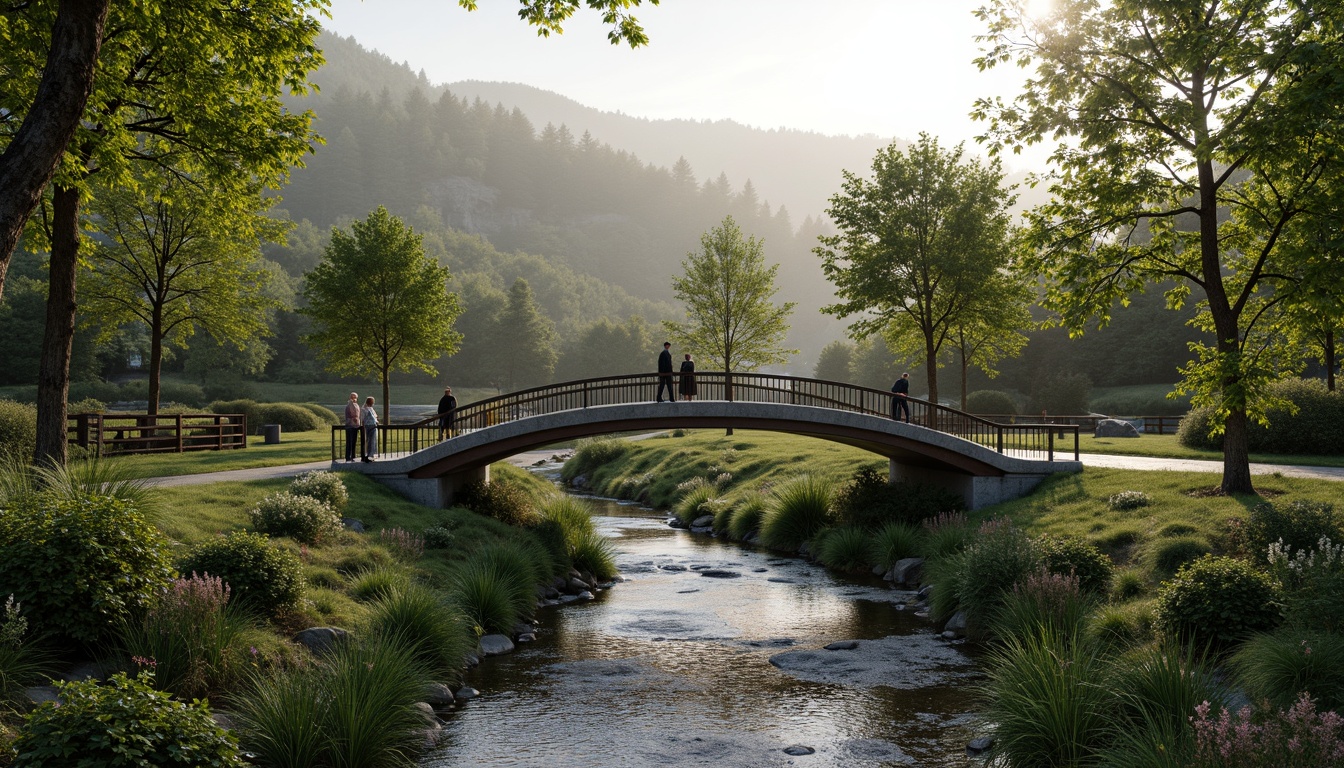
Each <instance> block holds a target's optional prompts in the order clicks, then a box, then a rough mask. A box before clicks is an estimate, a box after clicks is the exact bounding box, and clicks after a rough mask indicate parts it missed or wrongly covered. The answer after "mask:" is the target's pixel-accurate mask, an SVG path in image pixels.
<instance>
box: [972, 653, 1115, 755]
mask: <svg viewBox="0 0 1344 768" xmlns="http://www.w3.org/2000/svg"><path fill="white" fill-rule="evenodd" d="M988 667H989V670H988V682H987V683H986V685H985V688H984V690H983V695H984V699H985V705H986V712H985V715H986V717H987V718H988V719H989V720H991V721H992V722H995V723H997V727H996V729H995V737H994V738H995V740H994V754H995V755H996V756H998V757H999V758H1000V759H1002V760H1004V761H1005V764H1007V765H1014V766H1028V765H1029V766H1080V765H1091V764H1093V763H1094V762H1095V761H1096V759H1097V757H1098V755H1099V753H1100V750H1101V748H1102V747H1103V746H1104V744H1105V742H1106V740H1107V738H1108V736H1109V731H1110V724H1111V721H1110V715H1111V705H1112V702H1111V694H1110V692H1109V691H1108V689H1107V686H1106V685H1105V680H1106V675H1107V670H1106V665H1105V662H1104V660H1103V657H1102V655H1101V654H1100V653H1099V649H1098V647H1097V646H1096V645H1095V644H1093V643H1090V642H1088V641H1087V640H1086V638H1084V637H1082V636H1080V635H1077V634H1066V635H1060V634H1057V633H1055V634H1052V633H1048V632H1039V633H1035V634H1031V635H1027V636H1025V637H1010V638H1005V639H1004V641H1003V645H1002V646H1001V647H999V648H998V649H996V650H994V651H991V653H990V655H989V658H988Z"/></svg>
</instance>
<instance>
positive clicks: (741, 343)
mask: <svg viewBox="0 0 1344 768" xmlns="http://www.w3.org/2000/svg"><path fill="white" fill-rule="evenodd" d="M681 265H682V268H683V269H684V270H685V274H684V275H682V276H681V277H674V278H672V289H673V290H674V291H675V292H676V295H677V298H678V299H680V300H681V302H682V304H684V305H685V307H686V322H684V323H674V322H669V321H664V323H663V327H664V329H665V330H666V331H667V333H668V335H669V336H671V337H672V339H673V340H674V341H675V342H676V343H677V344H678V346H681V347H685V348H687V349H689V350H691V352H692V353H694V354H696V355H698V356H700V357H704V358H708V359H711V360H716V361H717V363H718V364H719V365H722V366H723V370H724V371H725V372H727V373H735V372H738V371H746V372H750V371H754V370H757V369H758V368H760V367H761V366H763V365H774V364H777V363H786V362H788V359H789V355H796V354H798V350H796V349H786V348H785V347H784V346H783V344H784V336H785V335H786V334H787V333H788V332H789V324H788V317H789V314H790V313H792V312H793V307H794V303H793V302H786V303H784V304H782V305H776V304H775V303H774V302H773V301H772V299H773V298H774V295H775V293H776V292H777V291H778V290H779V289H778V288H776V287H775V273H776V272H778V271H779V265H778V264H775V265H772V266H770V267H767V266H765V244H764V243H763V242H761V241H760V240H757V239H756V238H755V237H751V238H748V239H746V240H743V239H742V230H741V229H738V226H737V223H736V222H734V221H733V217H732V216H729V217H727V218H725V219H724V220H723V222H722V223H721V224H719V226H717V227H714V228H713V229H711V230H710V231H709V232H706V233H705V234H704V235H702V236H701V237H700V251H699V252H698V253H689V254H687V255H686V258H685V259H684V260H683V261H682V262H681ZM731 386H732V385H731V381H730V382H729V397H731V396H732V390H731Z"/></svg>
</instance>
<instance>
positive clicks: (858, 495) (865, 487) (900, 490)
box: [835, 467, 963, 531]
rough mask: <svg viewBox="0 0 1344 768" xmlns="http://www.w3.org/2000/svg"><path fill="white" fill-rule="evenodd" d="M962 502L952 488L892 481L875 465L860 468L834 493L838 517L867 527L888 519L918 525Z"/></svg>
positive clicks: (956, 507)
mask: <svg viewBox="0 0 1344 768" xmlns="http://www.w3.org/2000/svg"><path fill="white" fill-rule="evenodd" d="M962 506H963V502H962V499H961V497H960V496H958V495H957V494H955V493H953V492H951V491H949V490H946V489H944V488H939V487H937V486H932V485H921V484H918V483H895V484H891V483H888V482H887V478H886V476H885V475H884V474H883V473H881V472H879V471H878V470H876V469H874V468H873V467H863V468H861V469H859V470H858V471H857V472H855V473H854V476H853V477H852V478H850V481H849V482H848V483H847V484H846V485H845V486H844V487H842V488H841V489H840V491H839V492H838V493H836V494H835V516H836V519H837V520H839V521H840V523H841V524H843V525H852V526H856V527H859V528H863V529H864V530H868V531H875V530H877V529H878V528H881V527H882V526H883V525H886V524H887V523H889V522H897V523H909V524H910V525H919V524H920V523H921V522H922V521H924V520H926V519H928V518H931V517H935V516H937V515H938V514H940V513H943V512H954V511H957V510H960V509H961V508H962Z"/></svg>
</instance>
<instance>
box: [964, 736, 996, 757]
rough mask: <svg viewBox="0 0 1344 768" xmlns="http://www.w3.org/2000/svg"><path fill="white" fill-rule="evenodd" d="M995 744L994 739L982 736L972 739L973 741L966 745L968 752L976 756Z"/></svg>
mask: <svg viewBox="0 0 1344 768" xmlns="http://www.w3.org/2000/svg"><path fill="white" fill-rule="evenodd" d="M992 746H994V740H993V739H991V738H990V737H988V736H981V737H980V738H978V739H971V743H969V744H967V745H966V754H968V755H970V756H971V757H975V756H976V755H979V754H981V753H983V752H985V751H986V750H988V749H989V748H990V747H992Z"/></svg>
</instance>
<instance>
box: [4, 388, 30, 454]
mask: <svg viewBox="0 0 1344 768" xmlns="http://www.w3.org/2000/svg"><path fill="white" fill-rule="evenodd" d="M36 446H37V406H36V405H32V404H27V403H16V402H14V401H13V400H0V462H3V461H20V462H24V463H27V462H28V461H30V460H31V459H32V456H33V450H34V448H35V447H36Z"/></svg>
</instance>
